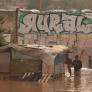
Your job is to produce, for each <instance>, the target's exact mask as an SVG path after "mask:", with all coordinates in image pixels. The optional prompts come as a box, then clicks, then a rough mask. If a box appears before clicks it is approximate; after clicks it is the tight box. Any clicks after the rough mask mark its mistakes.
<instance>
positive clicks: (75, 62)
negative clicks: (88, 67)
mask: <svg viewBox="0 0 92 92" xmlns="http://www.w3.org/2000/svg"><path fill="white" fill-rule="evenodd" d="M66 64H67V67H68V72H69V73H70V76H71V67H74V73H75V75H77V74H78V73H80V70H81V68H82V62H81V60H80V59H79V56H78V55H76V56H75V59H74V60H73V61H72V60H71V59H70V58H68V62H66Z"/></svg>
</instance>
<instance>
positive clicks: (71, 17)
mask: <svg viewBox="0 0 92 92" xmlns="http://www.w3.org/2000/svg"><path fill="white" fill-rule="evenodd" d="M91 16H92V14H91V13H89V14H81V13H79V14H77V13H71V14H68V13H67V14H66V13H59V14H58V13H49V14H45V13H44V14H39V13H38V14H33V13H30V14H22V15H20V16H19V23H20V27H19V30H18V32H19V33H22V34H25V33H31V32H36V33H48V34H50V33H56V34H62V33H74V32H78V33H87V34H89V33H91V32H92V17H91Z"/></svg>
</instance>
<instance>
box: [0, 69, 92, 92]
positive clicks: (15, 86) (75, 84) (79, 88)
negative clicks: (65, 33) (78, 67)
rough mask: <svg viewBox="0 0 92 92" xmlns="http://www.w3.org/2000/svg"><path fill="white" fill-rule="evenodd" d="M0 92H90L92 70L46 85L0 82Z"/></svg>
mask: <svg viewBox="0 0 92 92" xmlns="http://www.w3.org/2000/svg"><path fill="white" fill-rule="evenodd" d="M0 92H92V69H86V68H84V69H83V70H82V72H81V76H74V75H72V77H62V78H60V79H57V80H53V81H49V82H48V83H37V82H20V81H8V80H0Z"/></svg>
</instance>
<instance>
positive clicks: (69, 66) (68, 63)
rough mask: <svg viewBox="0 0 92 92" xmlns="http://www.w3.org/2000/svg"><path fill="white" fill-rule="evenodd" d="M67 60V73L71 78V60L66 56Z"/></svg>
mask: <svg viewBox="0 0 92 92" xmlns="http://www.w3.org/2000/svg"><path fill="white" fill-rule="evenodd" d="M67 60H68V61H67V62H66V64H67V68H68V72H69V73H70V76H71V75H72V73H71V67H72V59H71V58H69V56H68V59H67Z"/></svg>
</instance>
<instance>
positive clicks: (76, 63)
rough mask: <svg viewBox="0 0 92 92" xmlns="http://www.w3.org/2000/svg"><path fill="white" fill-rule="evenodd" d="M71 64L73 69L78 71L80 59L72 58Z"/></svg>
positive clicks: (80, 66)
mask: <svg viewBox="0 0 92 92" xmlns="http://www.w3.org/2000/svg"><path fill="white" fill-rule="evenodd" d="M72 66H74V70H75V71H79V70H80V69H81V68H82V63H81V61H80V60H74V61H73V63H72Z"/></svg>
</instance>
